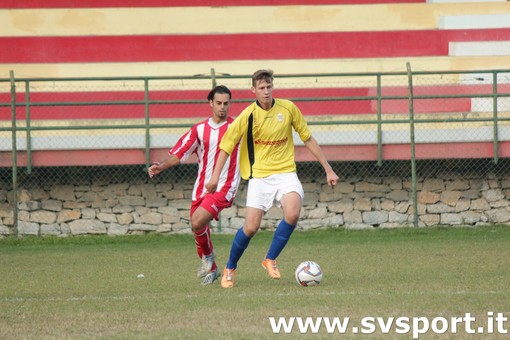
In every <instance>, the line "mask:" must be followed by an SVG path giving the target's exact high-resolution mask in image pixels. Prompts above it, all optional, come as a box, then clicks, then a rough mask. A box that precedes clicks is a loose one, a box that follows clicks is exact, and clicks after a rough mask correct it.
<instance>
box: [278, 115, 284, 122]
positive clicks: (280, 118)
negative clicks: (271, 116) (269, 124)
mask: <svg viewBox="0 0 510 340" xmlns="http://www.w3.org/2000/svg"><path fill="white" fill-rule="evenodd" d="M278 121H279V122H280V123H281V122H283V115H282V114H281V113H279V114H278Z"/></svg>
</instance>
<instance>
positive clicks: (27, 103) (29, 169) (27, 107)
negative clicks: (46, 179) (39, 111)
mask: <svg viewBox="0 0 510 340" xmlns="http://www.w3.org/2000/svg"><path fill="white" fill-rule="evenodd" d="M25 110H26V116H27V117H26V120H25V124H26V127H27V131H26V136H27V174H31V173H32V131H31V130H30V121H31V119H30V82H29V81H28V80H25Z"/></svg>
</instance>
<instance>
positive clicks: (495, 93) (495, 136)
mask: <svg viewBox="0 0 510 340" xmlns="http://www.w3.org/2000/svg"><path fill="white" fill-rule="evenodd" d="M492 95H493V97H492V116H493V119H494V123H493V125H492V126H493V128H492V129H493V130H492V131H493V132H492V134H493V143H494V160H493V162H494V164H498V159H499V157H498V153H499V145H498V73H497V72H493V73H492Z"/></svg>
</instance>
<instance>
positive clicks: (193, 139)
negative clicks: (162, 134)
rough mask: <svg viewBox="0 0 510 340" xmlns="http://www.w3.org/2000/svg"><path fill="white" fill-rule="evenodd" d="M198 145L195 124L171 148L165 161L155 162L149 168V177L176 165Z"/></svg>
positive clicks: (186, 157)
mask: <svg viewBox="0 0 510 340" xmlns="http://www.w3.org/2000/svg"><path fill="white" fill-rule="evenodd" d="M197 146H198V135H197V132H196V125H195V126H193V127H192V128H191V129H190V130H189V131H188V132H187V133H185V134H184V135H182V136H181V138H179V140H178V141H177V143H176V144H175V146H174V147H173V148H172V150H170V152H169V156H168V158H167V159H165V160H164V161H163V162H161V163H160V162H154V163H152V165H151V166H150V167H149V169H148V171H147V172H148V173H149V177H150V178H152V177H154V175H157V174H159V173H161V172H163V171H165V170H166V169H168V168H171V167H174V166H176V165H178V164H180V163H181V161H185V160H186V159H188V157H189V156H190V155H191V154H192V153H193V152H195V150H196V148H197Z"/></svg>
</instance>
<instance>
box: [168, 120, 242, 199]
mask: <svg viewBox="0 0 510 340" xmlns="http://www.w3.org/2000/svg"><path fill="white" fill-rule="evenodd" d="M233 121H234V119H233V118H232V117H228V118H227V120H226V121H224V122H222V123H220V124H216V123H215V122H214V121H213V120H212V119H211V118H209V119H206V120H204V121H203V122H200V123H197V124H195V125H194V126H193V127H192V128H191V129H190V130H189V131H188V132H187V133H185V134H184V135H183V136H182V137H181V138H179V140H178V141H177V143H176V144H175V146H174V147H173V148H172V149H171V150H170V151H169V154H173V155H176V156H177V157H178V158H179V159H180V161H181V162H183V161H185V160H186V159H188V157H189V156H191V155H192V154H193V153H195V154H196V155H197V157H198V174H197V180H196V181H195V186H194V187H193V193H192V198H191V199H192V201H196V200H197V199H199V198H201V197H202V196H203V195H204V194H205V183H207V182H208V181H209V179H210V178H211V176H212V173H213V170H214V164H215V163H216V159H217V158H218V153H219V150H220V141H221V138H223V135H224V134H225V132H226V131H227V129H228V126H229V125H230V124H232V122H233ZM240 180H241V176H240V173H239V145H237V146H236V148H235V149H234V151H233V152H232V153H231V155H230V156H229V157H228V159H227V162H226V163H225V166H224V167H223V169H222V171H221V175H220V179H219V181H218V187H217V189H216V191H217V192H223V193H224V194H225V198H226V199H227V200H228V201H229V202H231V201H233V200H234V197H235V194H236V191H237V187H238V186H239V182H240Z"/></svg>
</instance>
